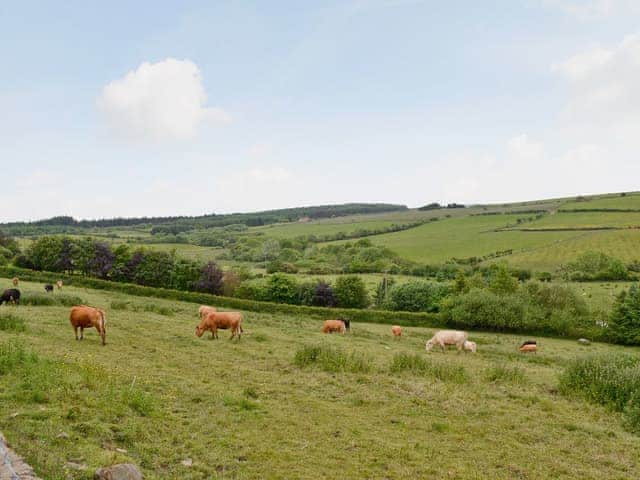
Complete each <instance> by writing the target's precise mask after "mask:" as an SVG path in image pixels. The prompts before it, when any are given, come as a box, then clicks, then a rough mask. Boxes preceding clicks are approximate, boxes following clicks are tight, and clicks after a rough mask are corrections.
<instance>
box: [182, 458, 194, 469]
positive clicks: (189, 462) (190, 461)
mask: <svg viewBox="0 0 640 480" xmlns="http://www.w3.org/2000/svg"><path fill="white" fill-rule="evenodd" d="M180 463H181V464H182V465H184V466H185V467H190V466H191V465H193V460H191V459H190V458H185V459H184V460H182V461H181V462H180Z"/></svg>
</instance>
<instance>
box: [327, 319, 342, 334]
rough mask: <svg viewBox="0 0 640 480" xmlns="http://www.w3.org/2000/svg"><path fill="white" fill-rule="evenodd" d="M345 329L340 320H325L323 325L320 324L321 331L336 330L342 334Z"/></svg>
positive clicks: (330, 331) (332, 331)
mask: <svg viewBox="0 0 640 480" xmlns="http://www.w3.org/2000/svg"><path fill="white" fill-rule="evenodd" d="M346 331H347V327H346V326H345V323H344V321H342V320H325V322H324V325H322V333H334V332H338V333H343V334H344V333H345V332H346Z"/></svg>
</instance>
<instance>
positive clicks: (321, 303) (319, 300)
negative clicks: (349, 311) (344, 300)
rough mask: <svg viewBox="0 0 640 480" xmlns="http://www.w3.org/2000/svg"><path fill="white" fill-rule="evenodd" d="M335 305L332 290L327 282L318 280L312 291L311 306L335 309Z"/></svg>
mask: <svg viewBox="0 0 640 480" xmlns="http://www.w3.org/2000/svg"><path fill="white" fill-rule="evenodd" d="M336 304H337V300H336V296H335V294H334V292H333V288H331V285H329V284H328V283H327V282H324V281H322V280H320V281H319V282H318V283H316V285H315V287H314V289H313V298H312V299H311V305H313V306H315V307H335V306H336Z"/></svg>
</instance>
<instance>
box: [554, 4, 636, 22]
mask: <svg viewBox="0 0 640 480" xmlns="http://www.w3.org/2000/svg"><path fill="white" fill-rule="evenodd" d="M544 4H545V5H547V6H549V7H553V8H559V9H561V10H562V11H564V12H565V13H566V14H568V15H570V16H572V17H574V18H577V19H579V20H593V19H598V18H602V17H607V16H610V15H615V14H625V13H636V12H638V11H640V8H639V5H638V2H637V0H544Z"/></svg>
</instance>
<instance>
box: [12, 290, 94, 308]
mask: <svg viewBox="0 0 640 480" xmlns="http://www.w3.org/2000/svg"><path fill="white" fill-rule="evenodd" d="M84 303H85V302H84V301H83V300H82V299H81V298H80V297H78V296H75V295H67V294H63V293H57V294H53V295H52V294H44V293H32V294H26V295H24V296H23V297H22V298H21V299H20V304H22V305H28V306H31V307H50V306H55V305H58V306H63V307H73V306H74V305H83V304H84Z"/></svg>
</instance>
